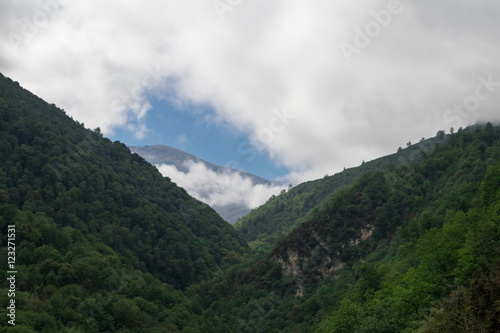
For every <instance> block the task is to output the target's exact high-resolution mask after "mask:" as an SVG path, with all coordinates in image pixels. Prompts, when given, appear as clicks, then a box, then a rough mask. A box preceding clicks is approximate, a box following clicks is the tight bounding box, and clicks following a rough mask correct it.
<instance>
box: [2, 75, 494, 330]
mask: <svg viewBox="0 0 500 333" xmlns="http://www.w3.org/2000/svg"><path fill="white" fill-rule="evenodd" d="M0 92H1V95H0V112H1V117H0V141H1V144H0V149H1V151H0V161H1V163H0V228H1V232H2V238H1V251H2V258H7V246H6V240H7V229H8V228H7V226H8V225H15V226H16V252H17V260H16V269H17V271H18V273H17V276H16V284H17V288H18V289H17V291H16V309H17V312H16V326H10V327H8V326H7V320H5V318H6V314H7V313H8V309H6V307H7V304H8V301H9V297H8V296H7V295H8V293H7V290H8V288H9V286H8V281H5V280H4V281H3V283H2V285H1V287H2V290H1V291H0V304H1V306H2V309H3V310H2V311H0V312H1V315H2V317H4V320H3V321H1V323H0V331H1V332H3V331H5V332H115V331H120V332H203V333H205V332H391V333H392V332H497V331H500V321H499V318H500V217H499V216H500V145H499V143H500V142H499V139H500V128H499V127H495V126H493V125H492V124H490V123H488V124H483V125H477V126H473V127H470V128H467V129H464V130H459V131H458V133H455V134H450V135H444V133H443V132H440V133H439V134H438V135H437V136H436V138H433V139H431V140H427V141H422V142H421V143H420V144H417V145H413V146H410V147H408V148H406V149H404V150H401V151H399V152H398V153H396V154H394V155H391V156H388V157H386V158H381V159H378V160H375V161H373V162H368V163H364V164H363V165H362V166H360V167H359V168H353V169H348V170H345V171H344V172H343V173H340V174H338V175H334V176H331V177H325V178H324V179H320V180H317V181H313V182H309V183H306V184H302V185H299V186H296V187H295V188H293V189H291V190H290V191H288V192H287V193H283V194H281V195H280V196H278V197H274V198H270V200H269V201H268V203H266V204H265V205H264V206H262V207H260V208H258V209H256V210H255V211H254V212H252V213H251V214H250V215H249V216H248V217H247V218H245V219H242V220H241V221H240V223H239V224H238V225H237V226H236V228H233V227H232V226H231V225H229V224H227V223H226V222H224V221H223V220H222V219H221V218H220V217H219V216H218V215H217V214H216V213H214V211H213V210H212V209H211V208H210V207H208V206H206V205H204V204H202V203H200V202H198V201H196V200H195V199H193V198H191V197H189V196H188V195H187V194H186V192H185V191H184V190H182V189H180V188H179V187H177V186H176V185H175V184H173V183H172V182H171V181H170V180H169V179H167V178H162V177H161V175H160V174H159V173H158V172H157V171H156V169H155V168H154V167H153V166H151V165H150V164H148V163H146V162H145V161H144V160H142V159H141V158H140V157H139V156H137V155H133V154H130V152H129V151H128V149H127V148H126V147H125V146H124V145H123V144H121V143H119V142H114V143H113V142H111V141H109V140H107V139H106V138H103V137H102V136H101V135H100V132H99V130H94V131H89V130H86V129H85V128H84V126H83V124H78V123H76V122H74V121H72V120H71V119H70V118H68V117H67V116H66V115H65V114H64V113H63V112H62V111H61V110H59V109H57V108H56V107H55V106H50V105H48V104H46V103H45V102H43V101H41V100H40V99H38V98H37V97H35V96H33V95H32V94H30V93H29V92H27V91H25V90H23V89H22V88H20V87H19V85H18V84H16V83H14V82H12V81H11V80H9V79H6V78H4V77H0ZM238 232H241V233H242V236H240V235H239V233H238ZM243 237H244V238H243ZM247 241H250V244H251V245H252V247H251V248H249V246H248V245H247ZM6 265H7V262H6V260H5V259H2V268H3V269H4V271H5V272H6V271H7V270H8V269H7V266H6Z"/></svg>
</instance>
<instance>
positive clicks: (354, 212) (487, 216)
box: [191, 124, 500, 333]
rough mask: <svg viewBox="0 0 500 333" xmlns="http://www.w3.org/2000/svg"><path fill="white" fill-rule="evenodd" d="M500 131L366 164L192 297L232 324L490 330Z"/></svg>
mask: <svg viewBox="0 0 500 333" xmlns="http://www.w3.org/2000/svg"><path fill="white" fill-rule="evenodd" d="M499 139H500V128H494V127H493V126H492V125H491V124H487V125H486V126H484V125H483V126H479V127H474V128H471V129H468V130H464V131H461V132H460V133H458V134H454V135H450V136H449V137H448V140H447V142H446V143H444V144H443V145H440V146H437V147H436V148H435V150H434V151H433V152H432V153H429V154H425V155H424V156H422V158H421V160H420V161H419V162H418V163H413V164H409V165H405V166H401V167H397V168H391V169H389V170H386V171H376V172H368V173H365V174H364V175H362V176H361V177H358V178H357V179H356V180H354V182H353V183H352V184H351V185H349V186H346V187H344V188H342V189H340V190H338V191H336V192H335V193H334V194H333V195H332V196H331V198H330V199H329V200H328V201H326V202H325V203H324V204H323V205H322V207H321V208H319V209H317V210H316V211H315V212H314V213H313V214H312V216H311V218H310V219H308V220H307V221H305V222H304V223H302V224H301V225H299V226H298V227H297V228H296V229H294V230H293V231H292V232H291V233H289V234H288V235H286V236H285V237H284V238H282V239H280V240H279V242H278V243H277V245H276V247H275V248H274V249H273V250H272V251H271V252H269V253H267V254H265V255H264V256H262V257H261V258H260V259H256V260H254V261H252V262H249V263H247V264H245V265H240V266H237V267H234V268H233V269H231V270H229V271H227V272H226V274H224V275H222V276H217V277H216V278H214V279H212V280H211V281H210V282H209V283H207V284H202V285H201V287H199V288H198V289H197V293H196V294H192V295H191V297H194V298H196V297H198V298H199V300H200V302H203V304H204V306H205V307H206V308H210V309H214V311H212V312H211V311H206V312H205V319H206V320H207V321H211V319H210V318H212V317H214V316H218V317H220V318H226V319H225V320H224V322H223V323H219V324H217V323H215V322H214V321H212V323H213V325H214V326H215V327H217V329H226V327H235V329H233V330H231V331H234V332H237V331H238V330H247V331H253V332H266V331H273V330H276V331H284V332H316V331H319V332H329V333H330V332H417V331H418V332H465V331H467V330H469V331H474V332H496V331H498V330H499V329H500V326H499V323H498V321H497V318H498V317H499V315H500V310H499V309H498V306H496V305H495V304H498V301H499V300H500V287H499V286H500V269H499V267H500V266H499V265H498V264H499V258H500V219H499V216H500V142H499ZM285 209H287V207H285ZM208 286H211V287H212V288H208ZM214 289H215V290H217V291H218V293H214V292H213V290H214ZM222 300H224V303H222ZM224 325H226V326H224ZM217 329H215V330H214V331H217Z"/></svg>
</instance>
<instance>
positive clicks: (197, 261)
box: [0, 75, 247, 332]
mask: <svg viewBox="0 0 500 333" xmlns="http://www.w3.org/2000/svg"><path fill="white" fill-rule="evenodd" d="M0 142H1V146H0V230H1V231H2V235H5V231H6V230H7V225H10V224H13V225H15V226H16V253H17V262H16V263H17V266H16V268H17V270H18V272H19V273H18V275H17V280H16V284H17V286H18V288H19V291H20V292H22V293H23V294H26V295H28V298H27V299H28V301H27V302H26V304H25V305H24V306H23V307H19V308H18V312H17V313H18V317H17V318H18V323H19V326H18V327H30V328H32V329H34V330H35V331H40V332H42V331H43V332H56V331H60V330H63V329H64V330H68V331H71V330H73V331H75V332H76V331H85V332H99V331H115V330H121V331H138V330H142V331H148V329H149V328H152V327H157V328H163V327H165V326H171V327H172V328H173V327H175V330H182V329H187V328H188V327H191V328H193V329H195V330H196V329H197V328H196V327H198V326H199V325H198V322H197V320H191V319H189V320H188V319H186V318H188V317H189V316H190V313H191V303H190V302H189V300H188V299H187V298H186V297H185V296H184V295H183V294H182V293H181V292H179V291H176V290H175V289H185V288H187V287H188V286H190V285H192V284H193V283H196V282H200V281H202V280H204V279H207V278H209V277H211V276H212V275H213V274H214V273H215V272H216V271H218V270H219V269H221V268H222V267H223V266H225V265H230V264H235V263H238V260H242V258H244V257H245V256H246V253H247V245H246V242H245V241H244V240H243V239H242V238H241V237H240V236H239V235H238V233H237V232H236V231H235V230H234V229H233V228H232V227H231V226H230V225H229V224H228V223H227V222H225V221H224V220H222V219H221V218H220V217H219V215H218V214H217V213H216V212H215V211H214V210H212V209H211V208H210V207H208V206H207V205H205V204H203V203H201V202H199V201H197V200H195V199H194V198H192V197H190V196H189V195H188V194H187V193H186V191H185V190H183V189H181V188H179V187H177V186H176V185H175V184H174V183H172V182H171V181H170V180H169V179H168V178H164V177H162V176H161V174H160V173H159V172H158V171H157V170H156V169H155V168H154V167H153V166H152V165H151V164H149V163H147V162H146V161H144V160H143V159H142V158H140V157H139V156H138V155H135V154H134V155H132V154H131V153H130V151H129V149H128V148H127V147H126V146H125V145H123V144H121V143H120V142H111V141H110V140H108V139H106V138H103V137H102V135H101V134H100V131H98V130H95V131H90V130H87V129H85V128H84V126H83V124H79V123H77V122H74V121H73V120H72V119H70V118H69V117H68V116H66V115H65V114H64V112H63V111H61V110H60V109H58V108H56V107H55V106H53V105H48V104H47V103H45V102H43V101H42V100H40V99H39V98H37V97H36V96H34V95H33V94H31V93H29V92H28V91H26V90H24V89H22V88H21V87H19V85H18V84H17V83H15V82H12V81H11V80H10V79H8V78H5V77H4V76H2V75H0ZM0 245H1V251H2V254H6V253H4V252H5V251H6V249H7V246H6V237H5V236H4V237H2V238H1V239H0ZM4 257H5V256H2V258H4ZM5 265H6V260H2V264H1V266H2V268H4V271H6V267H5ZM6 286H7V282H6V281H4V282H3V283H2V284H1V287H2V295H4V294H6V292H5V288H6ZM5 301H6V299H3V300H2V308H3V309H5V307H4V306H3V305H4V304H5ZM180 304H182V305H180ZM4 312H5V310H4V311H3V312H2V314H3V313H4ZM3 317H5V315H4V316H3ZM26 331H29V329H26Z"/></svg>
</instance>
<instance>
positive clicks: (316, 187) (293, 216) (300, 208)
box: [234, 133, 448, 251]
mask: <svg viewBox="0 0 500 333" xmlns="http://www.w3.org/2000/svg"><path fill="white" fill-rule="evenodd" d="M447 138H448V136H447V135H444V133H439V135H438V136H436V137H434V138H430V139H427V140H423V141H421V142H419V143H417V144H414V145H412V146H410V147H408V148H406V149H404V150H401V151H399V152H397V153H395V154H392V155H388V156H384V157H381V158H378V159H375V160H373V161H370V162H366V163H363V164H362V165H360V166H359V167H355V168H350V169H346V170H344V171H343V172H340V173H338V174H335V175H333V176H328V175H327V176H325V177H324V178H322V179H318V180H314V181H309V182H305V183H302V184H299V185H297V186H295V187H294V188H292V189H290V190H289V191H288V192H286V193H284V194H281V195H280V196H278V197H276V198H273V199H272V200H270V201H269V202H267V203H266V204H265V205H262V206H260V207H258V208H257V209H255V210H253V211H252V212H251V213H250V214H248V215H246V216H245V217H243V218H242V219H240V220H239V221H238V222H237V223H236V224H235V225H234V226H235V228H236V229H237V230H238V231H239V232H241V233H242V235H243V237H244V238H245V240H247V241H248V242H251V243H252V244H253V247H255V248H261V250H263V251H265V250H270V248H271V247H272V245H273V244H274V242H275V241H276V239H278V238H279V237H282V236H284V235H286V234H288V233H289V232H291V231H292V230H293V229H294V228H295V227H296V226H298V225H300V224H301V223H303V222H305V221H307V220H308V219H310V218H311V216H312V215H313V212H314V209H315V208H317V207H320V206H321V204H323V203H324V202H326V201H327V200H328V199H329V198H330V196H331V195H332V194H333V193H334V192H335V191H337V190H338V189H340V188H342V187H344V186H348V185H350V184H351V183H352V182H353V181H354V180H355V179H356V178H357V177H359V176H361V175H363V174H365V173H367V172H370V171H383V170H388V169H391V168H394V167H397V166H401V165H405V164H407V163H410V162H411V161H415V160H419V159H421V156H422V154H427V153H430V152H431V151H432V150H433V149H434V147H435V145H436V144H443V143H445V142H446V140H447Z"/></svg>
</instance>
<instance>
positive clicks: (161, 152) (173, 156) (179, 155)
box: [129, 145, 281, 185]
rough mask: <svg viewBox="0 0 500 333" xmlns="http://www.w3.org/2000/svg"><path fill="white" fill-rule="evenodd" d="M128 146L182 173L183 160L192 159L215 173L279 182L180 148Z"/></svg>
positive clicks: (151, 159) (184, 168)
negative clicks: (236, 174) (202, 157)
mask: <svg viewBox="0 0 500 333" xmlns="http://www.w3.org/2000/svg"><path fill="white" fill-rule="evenodd" d="M129 148H130V151H131V152H133V153H136V154H138V155H140V156H142V157H143V158H144V159H145V160H146V161H148V162H149V163H151V164H155V165H156V164H168V165H173V166H175V167H176V168H177V170H179V171H182V172H184V173H187V172H188V171H189V170H188V169H187V168H186V165H185V162H187V161H193V162H197V163H203V164H204V165H205V166H206V167H207V169H209V170H212V171H215V172H216V173H233V172H237V173H239V174H240V175H241V176H243V177H245V178H249V179H251V180H252V183H253V184H263V185H274V184H281V183H279V182H273V181H270V180H267V179H264V178H261V177H259V176H256V175H253V174H251V173H248V172H244V171H241V170H237V169H232V168H228V167H225V166H220V165H216V164H213V163H210V162H207V161H205V160H203V159H201V158H199V157H196V156H194V155H191V154H189V153H186V152H184V151H182V150H179V149H176V148H173V147H170V146H165V145H154V146H130V147H129Z"/></svg>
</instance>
